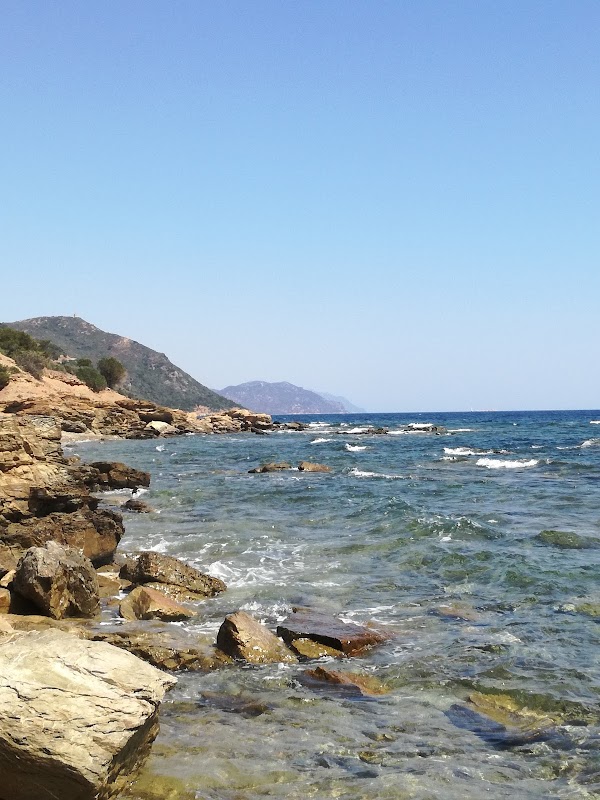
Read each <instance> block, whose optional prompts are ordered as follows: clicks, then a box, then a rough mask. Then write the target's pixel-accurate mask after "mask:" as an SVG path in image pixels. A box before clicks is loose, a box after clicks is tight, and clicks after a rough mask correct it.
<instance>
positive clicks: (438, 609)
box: [431, 603, 484, 622]
mask: <svg viewBox="0 0 600 800" xmlns="http://www.w3.org/2000/svg"><path fill="white" fill-rule="evenodd" d="M431 613H432V614H435V616H437V617H441V618H442V619H449V620H454V619H455V620H464V621H465V622H482V621H483V619H484V617H483V615H482V614H480V613H479V612H478V611H477V610H476V609H474V608H473V606H470V605H468V604H467V603H444V604H442V605H439V606H435V607H434V608H432V609H431Z"/></svg>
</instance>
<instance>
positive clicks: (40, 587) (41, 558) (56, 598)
mask: <svg viewBox="0 0 600 800" xmlns="http://www.w3.org/2000/svg"><path fill="white" fill-rule="evenodd" d="M13 587H14V589H15V591H17V592H18V593H19V594H20V595H21V596H22V597H25V598H26V599H27V600H31V601H32V602H33V603H34V604H35V605H36V606H37V607H38V608H39V609H40V610H41V611H42V612H43V613H44V614H47V615H48V616H50V617H54V618H55V619H62V618H63V617H92V616H94V615H95V614H96V613H97V611H98V605H99V598H100V592H99V587H98V579H97V577H96V572H95V570H94V567H93V566H92V562H91V561H90V560H89V559H88V558H86V557H85V556H83V555H81V553H79V552H78V551H77V550H74V549H73V548H70V547H63V546H62V545H60V544H57V542H48V543H47V544H46V546H45V547H31V548H30V549H29V550H28V551H27V552H26V553H25V555H24V556H23V558H22V559H21V560H20V561H19V563H18V564H17V569H16V571H15V576H14V579H13Z"/></svg>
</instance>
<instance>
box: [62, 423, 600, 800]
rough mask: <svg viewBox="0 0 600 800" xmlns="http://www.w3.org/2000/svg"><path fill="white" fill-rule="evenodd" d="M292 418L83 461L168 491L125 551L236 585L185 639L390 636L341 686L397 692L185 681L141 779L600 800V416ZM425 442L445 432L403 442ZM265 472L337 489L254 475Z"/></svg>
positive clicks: (229, 788) (228, 789)
mask: <svg viewBox="0 0 600 800" xmlns="http://www.w3.org/2000/svg"><path fill="white" fill-rule="evenodd" d="M295 418H296V419H303V420H304V421H306V422H309V423H310V427H309V429H308V430H306V431H305V432H303V433H291V432H281V433H273V434H270V435H268V436H255V435H252V434H235V435H224V436H186V437H181V438H176V439H167V440H152V441H142V442H134V441H127V442H123V441H118V442H106V443H81V444H77V445H74V446H72V447H70V448H68V450H67V452H71V453H73V452H76V453H78V454H79V455H81V457H82V459H83V460H90V461H91V460H95V459H98V458H102V459H111V460H122V461H125V462H127V463H129V464H132V465H134V466H137V467H139V468H142V469H146V470H149V471H150V472H151V473H152V485H151V488H150V489H149V490H148V492H146V493H145V494H144V496H143V498H144V500H146V501H147V502H149V503H150V504H151V505H152V506H153V507H155V508H156V509H157V510H158V512H159V513H157V514H153V515H128V516H127V517H126V535H125V537H124V539H123V541H122V544H121V549H122V550H136V549H149V548H152V549H156V550H159V551H162V552H166V553H169V554H171V555H174V556H178V557H180V558H183V559H185V560H187V561H189V562H190V563H192V564H194V565H195V566H197V567H199V568H201V569H203V570H204V571H208V572H210V573H211V574H214V575H218V576H219V577H221V578H223V579H224V580H225V581H226V583H227V584H228V587H229V588H228V591H227V592H226V593H224V594H223V595H221V596H220V597H217V598H214V599H213V600H209V601H207V602H206V603H205V604H204V606H203V607H202V611H201V614H200V616H199V618H198V621H197V622H194V623H193V624H191V625H186V627H188V628H190V629H191V630H193V631H198V632H199V633H207V632H208V633H212V634H216V631H217V630H218V627H219V625H220V623H221V622H222V620H223V617H224V616H225V614H227V613H230V612H231V611H234V610H236V609H238V608H243V609H245V610H247V611H249V612H250V613H252V614H254V615H255V616H257V617H259V618H260V619H261V620H263V621H264V622H265V623H266V624H268V625H270V626H273V627H274V626H275V625H276V623H277V622H278V621H279V620H281V619H282V618H283V617H285V616H286V615H287V614H288V613H289V611H290V610H291V608H292V606H294V605H302V606H313V607H317V608H320V609H325V610H327V611H330V612H331V613H333V614H337V615H340V616H341V617H342V618H343V619H345V620H353V621H356V622H367V621H369V620H375V621H377V622H378V623H380V624H382V625H386V626H388V627H389V628H390V630H391V631H393V633H394V636H393V638H392V639H391V640H390V641H389V642H388V643H387V644H385V645H384V646H382V647H380V648H378V649H377V650H373V651H371V652H370V653H368V654H367V655H365V656H363V657H361V658H356V659H352V660H351V661H347V662H345V663H344V664H341V665H340V664H339V663H337V662H336V663H335V664H332V666H334V668H343V669H347V670H353V671H357V672H362V673H365V674H368V675H370V676H373V677H375V678H377V679H378V680H380V681H381V682H382V683H383V685H384V686H385V687H386V689H387V693H386V694H384V695H382V696H379V697H377V698H369V699H366V698H356V697H350V696H348V695H344V694H340V693H336V692H335V691H333V690H331V689H323V690H319V689H318V688H315V687H308V686H306V685H305V684H304V683H303V682H302V680H301V678H302V675H301V673H302V672H303V671H304V670H305V669H306V666H307V665H303V664H300V665H298V666H295V665H293V666H285V667H284V666H268V667H252V668H250V667H245V668H244V667H240V666H235V667H230V668H226V669H223V670H221V671H218V672H214V673H211V674H204V675H201V674H195V673H188V674H182V675H181V676H180V679H179V684H178V686H177V688H176V689H175V690H174V691H173V692H171V694H170V695H169V696H168V698H167V699H166V701H165V703H164V704H163V707H162V711H161V734H160V736H159V739H158V740H157V742H156V743H155V746H154V749H153V753H152V756H151V758H150V760H149V762H148V766H147V768H146V776H145V778H146V780H148V778H149V777H152V776H155V777H156V780H157V781H160V780H162V779H168V780H171V779H173V780H174V781H175V783H174V785H176V786H179V787H183V788H180V789H177V790H176V793H175V794H173V795H168V796H169V797H173V798H174V797H181V798H184V797H185V798H193V797H195V798H207V799H208V798H210V800H217V799H218V800H251V798H261V797H269V798H304V797H314V798H321V797H323V798H326V797H341V798H351V799H352V800H358V799H359V798H418V799H419V800H425V798H448V799H449V800H454V799H455V798H461V800H464V799H465V798H473V799H475V798H481V797H490V798H589V797H599V796H600V737H599V733H600V728H599V726H598V699H599V698H598V693H599V687H600V649H599V647H598V645H599V638H600V637H599V634H600V629H599V627H598V621H599V620H600V585H599V583H598V579H599V577H600V569H599V562H600V549H599V548H600V424H595V422H596V421H598V420H600V411H585V412H571V411H569V412H535V413H534V412H527V413H518V412H512V413H465V414H454V413H453V414H401V415H400V414H391V415H381V414H377V415H345V416H331V417H329V416H325V417H306V418H303V417H295ZM426 422H432V423H436V424H438V425H443V426H445V427H446V428H448V431H449V432H448V434H446V435H441V436H437V435H432V434H427V433H419V432H415V433H399V430H400V428H401V427H402V426H403V425H406V424H409V423H416V424H420V423H426ZM364 425H367V426H368V425H374V426H386V427H389V429H390V432H391V433H392V434H393V433H394V432H396V433H399V435H364V434H360V433H358V432H353V431H355V430H356V429H357V428H360V427H361V426H364ZM271 460H276V461H281V460H285V461H289V462H290V463H291V464H297V463H298V462H299V461H300V460H312V461H318V462H320V463H324V464H327V465H329V466H330V467H331V468H332V472H331V473H330V474H319V473H310V474H309V473H300V472H298V471H296V470H290V471H286V472H282V473H271V474H265V475H250V474H248V469H250V468H251V467H254V466H257V465H258V464H260V463H262V462H265V461H271ZM543 530H555V531H561V532H567V533H576V534H578V535H579V536H580V537H586V538H584V539H582V540H578V541H577V542H573V540H572V539H571V540H567V541H566V542H565V540H564V537H563V538H561V539H560V540H557V539H556V537H555V538H552V537H549V538H548V537H547V538H546V539H545V540H544V539H540V538H538V535H539V534H540V532H541V531H543ZM565 543H566V544H570V545H571V546H569V547H565V546H564V545H565ZM574 543H575V544H577V545H578V546H577V547H573V546H572V545H573V544H574ZM582 545H584V546H582ZM313 666H314V665H313ZM476 691H480V692H483V693H492V694H494V693H495V694H504V695H507V696H508V697H509V698H512V699H513V700H514V702H515V703H516V704H517V706H518V707H520V708H523V707H524V706H525V707H527V708H530V709H533V710H535V711H536V713H539V714H542V713H547V714H549V715H550V716H551V717H553V719H554V722H553V725H552V727H551V730H550V733H549V734H548V735H544V736H543V737H538V738H536V737H533V738H532V740H527V737H521V738H519V737H517V738H514V737H513V738H512V739H511V737H510V736H507V735H505V732H500V733H499V734H498V731H497V730H496V729H494V728H493V726H491V727H489V728H486V726H485V724H484V722H483V721H482V720H483V719H484V718H481V717H477V716H474V715H472V714H470V713H469V712H468V711H466V712H465V709H466V708H468V704H467V703H466V700H467V697H468V696H469V695H470V694H471V693H473V692H476ZM207 698H211V699H207ZM215 698H216V699H215ZM219 698H220V699H219ZM250 701H252V702H254V703H258V704H259V707H260V710H261V711H262V712H263V713H258V714H257V715H254V714H247V713H244V709H245V707H246V706H245V704H246V703H247V702H250ZM236 711H237V712H241V713H235V712H236ZM157 785H158V783H157ZM177 792H180V794H177ZM152 796H154V795H152ZM157 796H159V795H157ZM164 796H167V795H166V794H165V795H164Z"/></svg>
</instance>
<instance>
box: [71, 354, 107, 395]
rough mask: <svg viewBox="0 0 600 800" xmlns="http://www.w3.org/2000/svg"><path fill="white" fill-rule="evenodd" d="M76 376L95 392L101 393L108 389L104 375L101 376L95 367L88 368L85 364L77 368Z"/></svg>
mask: <svg viewBox="0 0 600 800" xmlns="http://www.w3.org/2000/svg"><path fill="white" fill-rule="evenodd" d="M83 360H86V359H83ZM75 375H77V377H78V378H79V380H80V381H83V382H84V383H85V384H86V385H87V386H89V387H90V389H91V390H92V391H94V392H101V391H102V389H106V381H105V379H104V375H101V374H100V373H99V372H98V370H97V369H96V368H95V367H88V366H87V365H86V364H84V365H83V366H80V367H78V368H77V370H76V371H75Z"/></svg>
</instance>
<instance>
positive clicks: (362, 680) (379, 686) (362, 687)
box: [302, 667, 389, 697]
mask: <svg viewBox="0 0 600 800" xmlns="http://www.w3.org/2000/svg"><path fill="white" fill-rule="evenodd" d="M302 677H303V680H306V678H308V681H309V683H310V682H311V681H313V682H315V683H317V684H318V683H321V684H323V683H324V684H330V685H333V686H336V687H338V688H340V689H342V690H343V691H346V692H348V691H349V692H350V693H352V694H359V695H362V696H363V697H376V696H378V695H382V694H387V693H388V692H389V689H388V688H387V687H386V686H385V685H384V684H383V683H382V682H381V681H380V680H378V679H377V678H375V677H374V676H373V675H362V674H360V673H358V672H340V671H339V670H333V669H327V668H326V667H317V668H316V669H308V670H306V671H305V672H304V673H303V676H302Z"/></svg>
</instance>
